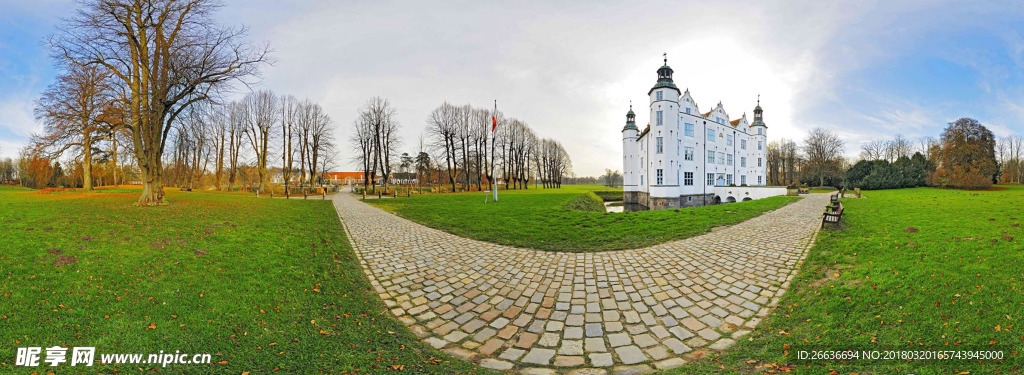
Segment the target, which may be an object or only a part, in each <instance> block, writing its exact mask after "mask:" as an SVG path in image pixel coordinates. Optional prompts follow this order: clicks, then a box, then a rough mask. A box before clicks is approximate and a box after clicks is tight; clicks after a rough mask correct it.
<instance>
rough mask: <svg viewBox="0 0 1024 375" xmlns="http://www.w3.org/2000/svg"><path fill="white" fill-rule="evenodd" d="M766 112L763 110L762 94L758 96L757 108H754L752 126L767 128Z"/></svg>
mask: <svg viewBox="0 0 1024 375" xmlns="http://www.w3.org/2000/svg"><path fill="white" fill-rule="evenodd" d="M763 116H764V110H762V109H761V94H757V107H754V123H753V124H750V126H765V124H764V119H763Z"/></svg>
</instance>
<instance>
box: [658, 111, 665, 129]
mask: <svg viewBox="0 0 1024 375" xmlns="http://www.w3.org/2000/svg"><path fill="white" fill-rule="evenodd" d="M656 114H657V117H658V126H661V125H662V124H663V123H664V117H665V116H663V115H664V113H663V112H662V111H658V112H656Z"/></svg>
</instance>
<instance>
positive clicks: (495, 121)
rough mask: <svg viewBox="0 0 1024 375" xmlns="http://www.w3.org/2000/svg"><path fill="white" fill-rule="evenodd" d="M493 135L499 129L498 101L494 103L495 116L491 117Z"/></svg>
mask: <svg viewBox="0 0 1024 375" xmlns="http://www.w3.org/2000/svg"><path fill="white" fill-rule="evenodd" d="M491 123H492V125H491V133H494V130H495V129H497V128H498V101H497V100H495V101H494V116H491Z"/></svg>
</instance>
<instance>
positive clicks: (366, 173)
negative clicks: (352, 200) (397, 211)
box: [304, 108, 373, 191]
mask: <svg viewBox="0 0 1024 375" xmlns="http://www.w3.org/2000/svg"><path fill="white" fill-rule="evenodd" d="M352 127H353V128H354V129H355V133H353V134H352V136H351V137H350V138H349V142H350V143H351V144H352V148H353V149H355V150H357V151H358V152H357V153H355V154H353V156H352V159H353V160H354V161H356V162H358V163H359V166H360V168H361V169H362V171H363V191H367V190H369V189H371V188H372V185H373V169H372V166H373V127H372V125H370V119H369V115H368V114H367V113H365V108H364V110H363V112H360V115H359V117H356V119H355V120H354V121H353V122H352ZM304 147H305V146H304Z"/></svg>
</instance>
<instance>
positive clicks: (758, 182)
mask: <svg viewBox="0 0 1024 375" xmlns="http://www.w3.org/2000/svg"><path fill="white" fill-rule="evenodd" d="M757 184H758V185H760V184H761V176H757Z"/></svg>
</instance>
